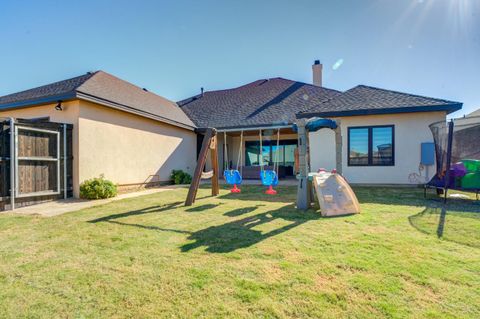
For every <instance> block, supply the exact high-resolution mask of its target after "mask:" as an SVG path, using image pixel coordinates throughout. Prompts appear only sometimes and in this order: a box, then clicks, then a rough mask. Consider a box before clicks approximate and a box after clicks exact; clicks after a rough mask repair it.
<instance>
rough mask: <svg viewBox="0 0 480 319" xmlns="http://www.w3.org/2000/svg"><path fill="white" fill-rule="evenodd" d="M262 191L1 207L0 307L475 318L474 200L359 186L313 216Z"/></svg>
mask: <svg viewBox="0 0 480 319" xmlns="http://www.w3.org/2000/svg"><path fill="white" fill-rule="evenodd" d="M262 190H263V188H259V187H254V186H245V187H244V189H243V192H242V193H241V194H235V195H233V194H229V193H228V192H227V190H222V192H221V195H220V196H218V197H216V198H211V197H208V194H209V190H208V189H201V190H200V191H199V197H200V198H199V199H198V200H197V202H196V204H195V205H194V206H192V207H190V208H185V207H183V206H182V204H183V200H184V198H185V196H186V189H178V190H175V191H171V192H164V193H158V194H153V195H148V196H144V197H139V198H132V199H126V200H122V201H117V202H113V203H110V204H107V205H103V206H97V207H93V208H89V209H85V210H82V211H78V212H75V213H69V214H65V215H62V216H57V217H53V218H42V217H38V216H17V215H13V214H1V215H0V317H2V318H6V317H15V318H17V317H31V318H38V317H44V318H52V317H71V318H98V317H105V318H121V317H142V318H145V317H178V318H192V317H208V318H210V317H218V318H221V317H239V318H241V317H251V318H257V317H263V318H288V317H290V318H298V317H303V318H308V317H310V318H338V317H350V318H371V317H387V318H404V317H416V318H418V317H427V318H439V317H445V318H466V317H471V318H478V317H480V303H479V302H478V301H479V300H480V288H479V287H480V203H479V202H475V201H471V200H458V199H455V200H451V201H450V203H449V204H448V206H447V208H446V209H444V207H443V205H442V204H441V201H440V200H438V199H433V200H432V199H429V200H424V199H423V194H422V190H419V189H381V188H358V189H356V192H357V195H358V197H359V200H360V202H361V207H362V213H361V214H359V215H354V216H346V217H337V218H321V217H320V215H319V214H318V212H316V211H315V210H314V209H312V210H309V211H307V212H300V211H297V210H295V208H294V206H293V204H292V203H293V201H294V197H295V188H292V187H290V188H289V187H280V188H279V193H280V195H279V196H276V197H270V196H267V195H263V194H262V193H261V191H262ZM432 197H433V195H432Z"/></svg>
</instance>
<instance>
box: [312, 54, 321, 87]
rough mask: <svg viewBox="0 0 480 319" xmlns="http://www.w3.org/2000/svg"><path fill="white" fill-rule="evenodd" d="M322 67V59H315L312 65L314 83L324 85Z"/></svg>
mask: <svg viewBox="0 0 480 319" xmlns="http://www.w3.org/2000/svg"><path fill="white" fill-rule="evenodd" d="M322 68H323V65H322V64H321V63H320V60H315V62H313V65H312V77H313V85H316V86H322Z"/></svg>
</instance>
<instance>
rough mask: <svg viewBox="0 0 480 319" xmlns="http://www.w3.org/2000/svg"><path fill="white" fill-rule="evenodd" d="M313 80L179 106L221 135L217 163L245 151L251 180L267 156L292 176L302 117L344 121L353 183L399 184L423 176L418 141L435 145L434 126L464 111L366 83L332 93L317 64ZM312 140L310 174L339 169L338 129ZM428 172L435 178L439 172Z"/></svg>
mask: <svg viewBox="0 0 480 319" xmlns="http://www.w3.org/2000/svg"><path fill="white" fill-rule="evenodd" d="M312 78H313V84H306V83H301V82H296V81H291V80H287V79H283V78H273V79H262V80H258V81H255V82H252V83H249V84H246V85H243V86H240V87H238V88H234V89H227V90H220V91H212V92H203V93H202V94H200V95H197V96H194V97H191V98H189V99H186V100H183V101H180V102H178V105H179V106H180V107H181V109H182V110H183V111H184V112H185V113H186V114H187V115H188V116H189V118H190V119H191V120H192V121H193V122H194V123H195V125H196V126H197V127H208V126H211V127H216V128H217V129H218V130H219V131H220V143H222V145H224V144H226V145H227V147H226V148H225V147H222V149H223V151H222V152H221V153H220V160H221V161H222V162H225V160H227V161H228V166H229V167H234V168H235V167H236V161H237V159H238V158H239V156H238V154H239V152H240V153H241V155H242V156H241V158H242V161H241V165H240V166H242V168H243V173H244V175H246V176H247V177H257V176H259V171H260V168H259V166H258V165H259V164H260V163H261V160H262V159H263V161H264V164H266V165H268V166H273V161H274V160H275V158H277V162H278V165H279V175H280V176H281V177H284V176H288V175H291V176H293V175H294V172H293V165H294V150H295V148H296V145H297V135H296V133H295V132H294V131H293V130H292V124H293V123H294V121H295V120H296V119H297V118H311V117H323V118H331V119H335V120H337V121H339V122H340V123H341V131H342V157H343V158H342V173H343V174H344V175H345V176H346V178H347V179H348V180H349V181H350V182H352V183H358V184H399V185H404V184H412V183H415V181H412V180H410V178H409V176H411V174H412V173H418V171H419V164H420V156H421V144H422V143H423V142H432V141H433V137H432V133H431V132H430V129H429V125H430V124H432V123H434V122H438V121H445V120H446V116H447V114H450V113H452V112H455V111H457V110H459V109H461V107H462V103H458V102H452V101H447V100H442V99H436V98H429V97H424V96H418V95H413V94H407V93H402V92H396V91H391V90H385V89H380V88H374V87H369V86H365V85H359V86H356V87H354V88H352V89H350V90H347V91H345V92H340V91H336V90H332V89H328V88H325V87H323V86H322V80H321V79H322V65H321V64H320V62H319V61H318V60H317V61H315V63H314V64H313V66H312ZM277 130H280V143H279V145H278V146H277V141H276V134H277ZM242 132H243V133H242ZM260 132H261V135H260ZM241 135H242V136H243V137H242V140H243V141H242V143H241V145H240V140H241ZM260 136H262V144H263V145H262V150H261V153H260ZM224 138H225V139H226V143H224V141H223V139H224ZM309 141H310V155H311V156H310V163H311V169H312V170H317V169H319V168H326V169H333V168H335V166H336V160H335V159H336V157H335V156H336V154H335V134H334V133H333V131H330V130H320V131H318V132H315V133H312V134H310V136H309ZM260 154H263V156H260ZM429 171H430V172H431V173H432V174H433V172H434V171H435V169H430V170H429ZM429 177H431V176H426V177H425V180H428V178H429Z"/></svg>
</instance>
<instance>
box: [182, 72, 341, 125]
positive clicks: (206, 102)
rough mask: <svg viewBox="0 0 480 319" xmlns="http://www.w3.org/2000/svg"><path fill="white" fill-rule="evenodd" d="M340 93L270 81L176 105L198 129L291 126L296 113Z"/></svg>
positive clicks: (276, 80) (281, 80)
mask: <svg viewBox="0 0 480 319" xmlns="http://www.w3.org/2000/svg"><path fill="white" fill-rule="evenodd" d="M340 94H341V92H339V91H336V90H331V89H327V88H324V87H318V86H314V85H310V84H306V83H302V82H296V81H291V80H287V79H283V78H273V79H264V80H258V81H255V82H252V83H249V84H246V85H243V86H240V87H238V88H234V89H228V90H220V91H210V92H205V93H203V95H202V94H200V95H197V96H194V97H191V98H189V99H186V100H183V101H180V102H178V105H179V106H180V107H181V108H182V110H183V111H184V112H185V113H186V114H187V115H188V116H189V117H190V118H191V119H192V121H193V122H194V123H195V124H196V125H197V126H198V127H215V128H217V129H225V128H236V127H238V128H240V127H259V126H276V125H287V124H292V123H293V122H294V121H295V115H296V114H297V113H299V112H302V111H306V110H308V109H310V108H312V107H313V106H315V105H319V104H321V103H322V102H325V101H327V100H330V99H332V98H333V97H335V96H338V95H340Z"/></svg>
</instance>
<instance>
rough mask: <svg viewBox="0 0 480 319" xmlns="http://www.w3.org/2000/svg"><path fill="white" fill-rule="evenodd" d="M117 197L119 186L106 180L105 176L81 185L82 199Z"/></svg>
mask: <svg viewBox="0 0 480 319" xmlns="http://www.w3.org/2000/svg"><path fill="white" fill-rule="evenodd" d="M115 196H117V185H115V184H114V183H112V182H111V181H109V180H107V179H105V178H104V177H103V175H100V177H96V178H92V179H89V180H86V181H84V182H83V183H82V184H81V185H80V197H81V198H85V199H102V198H110V197H115Z"/></svg>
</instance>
